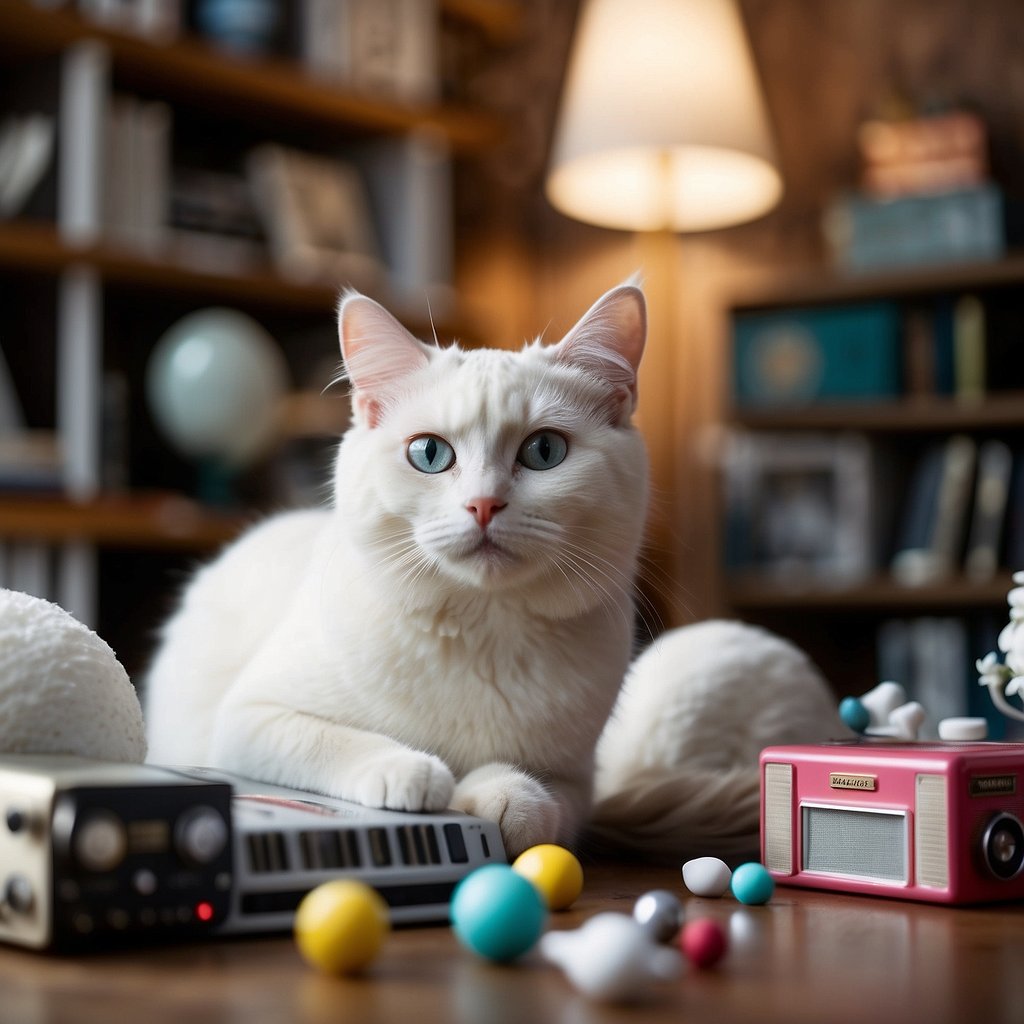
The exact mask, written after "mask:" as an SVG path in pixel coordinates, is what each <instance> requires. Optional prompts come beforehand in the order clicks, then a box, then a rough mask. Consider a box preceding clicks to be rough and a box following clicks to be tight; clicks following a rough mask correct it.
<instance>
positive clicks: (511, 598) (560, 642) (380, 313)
mask: <svg viewBox="0 0 1024 1024" xmlns="http://www.w3.org/2000/svg"><path fill="white" fill-rule="evenodd" d="M339 321H340V332H341V344H342V351H343V356H344V358H345V361H346V365H347V367H348V371H349V376H350V378H351V381H352V384H353V388H354V391H353V408H354V422H353V425H352V427H351V428H350V429H349V431H348V432H347V433H346V435H345V437H344V439H343V440H342V443H341V445H340V448H339V452H338V457H337V463H336V471H335V502H334V506H333V507H332V508H330V509H323V510H318V511H305V512H295V513H288V514H284V515H281V516H278V517H276V518H272V519H270V520H269V521H267V522H265V523H264V524H262V525H260V526H258V527H257V528H255V529H254V530H252V531H251V532H249V533H248V534H246V535H245V536H243V537H242V538H241V539H240V540H239V541H237V542H236V543H235V544H234V545H232V546H231V547H229V548H228V549H227V551H226V552H225V553H224V554H223V555H222V556H221V557H220V558H219V559H218V560H217V561H215V562H214V563H213V564H212V565H210V566H208V567H207V568H205V569H203V570H202V571H201V572H200V573H199V574H198V575H197V577H196V578H195V580H194V581H193V582H192V584H191V585H190V586H189V588H188V590H187V591H186V593H185V595H184V599H183V602H182V605H181V607H180V610H179V611H178V612H177V613H176V614H175V615H174V617H173V618H172V619H171V620H170V621H169V623H168V624H167V626H166V628H165V631H164V636H163V643H162V646H161V648H160V650H159V651H158V653H157V657H156V659H155V662H154V664H153V666H152V670H151V672H150V675H149V678H148V680H147V686H146V693H145V699H146V713H147V719H148V730H149V744H150V746H149V756H150V759H151V760H152V761H155V762H158V763H165V764H167V763H177V764H181V763H193V764H212V765H217V766H219V767H223V768H226V769H231V770H234V771H237V772H239V773H241V774H245V775H249V776H251V777H256V778H261V779H264V780H266V781H271V782H277V783H282V784H286V785H291V786H296V787H300V788H304V789H307V790H312V791H320V792H327V793H332V794H334V795H337V796H341V797H344V798H349V799H353V800H357V801H360V802H362V803H365V804H370V805H379V806H386V807H392V808H396V809H410V810H412V809H421V808H426V809H438V808H442V807H445V806H446V805H450V806H453V807H455V808H459V809H463V810H466V811H469V812H472V813H476V814H478V815H481V816H483V817H487V818H490V819H493V820H495V821H497V822H498V823H499V824H500V826H501V830H502V835H503V837H504V840H505V843H506V848H507V852H508V853H509V855H514V854H515V853H516V852H518V851H520V850H522V849H525V848H526V847H528V846H530V845H533V844H534V843H538V842H542V841H561V842H569V841H571V840H572V838H573V836H574V834H575V833H576V831H577V829H578V828H579V826H580V824H581V822H582V820H583V818H584V816H585V814H586V812H587V810H588V808H589V804H590V798H591V786H592V776H593V755H594V747H595V744H596V741H597V738H598V735H599V734H600V731H601V728H602V726H603V724H604V722H605V719H606V717H607V715H608V712H609V711H610V709H611V706H612V704H613V702H614V700H615V696H616V693H617V691H618V688H619V685H620V682H621V680H622V676H623V674H624V672H625V669H626V666H627V661H628V656H629V650H630V638H631V633H632V623H633V611H632V607H633V605H632V599H633V580H634V572H635V567H636V559H637V553H638V548H639V545H640V540H641V534H642V530H643V523H644V518H645V509H646V492H647V477H646V459H645V454H644V447H643V443H642V441H641V438H640V436H639V434H638V432H637V431H636V430H635V429H634V428H633V427H632V425H631V424H630V421H629V414H630V412H631V410H632V405H633V398H634V395H635V376H636V367H637V364H638V362H639V359H640V354H641V352H642V349H643V343H644V331H645V312H644V305H643V298H642V295H641V294H640V292H639V291H638V290H637V289H636V288H634V287H632V286H628V285H626V286H622V287H620V288H617V289H614V290H613V291H611V292H609V293H608V294H607V295H606V296H604V298H602V299H601V300H600V301H599V302H598V303H597V304H596V305H595V306H594V308H593V309H592V310H591V311H590V312H589V313H588V314H587V315H586V316H585V317H584V318H583V319H582V320H581V321H580V323H579V324H577V326H576V327H575V328H574V329H573V330H572V331H571V332H570V334H569V335H567V336H566V338H565V339H564V340H563V342H562V343H561V344H559V345H556V346H549V347H542V346H540V345H537V344H534V345H532V346H529V347H527V348H525V349H524V350H523V351H522V352H518V353H512V352H503V351H498V350H481V351H471V352H463V351H459V350H457V349H454V348H453V349H445V350H440V349H433V348H428V347H427V346H424V345H421V344H420V343H419V342H417V341H415V340H414V339H413V338H411V337H410V336H409V335H408V334H407V333H406V332H405V331H404V329H403V328H401V327H400V326H399V325H398V324H397V322H396V321H394V320H393V319H392V318H391V317H390V316H389V315H388V314H387V313H386V312H384V310H382V309H381V308H380V307H379V306H378V305H377V304H376V303H373V302H372V301H371V300H369V299H366V298H365V297H363V296H359V295H349V296H347V297H346V298H345V300H344V301H343V303H342V307H341V310H340V316H339ZM602 367H607V368H609V369H607V370H605V371H604V372H603V373H602V370H601V368H602ZM541 428H546V429H551V430H554V431H557V432H559V433H560V434H562V435H563V436H564V437H565V438H566V439H567V440H568V445H569V447H568V455H567V457H566V458H565V461H564V462H563V463H562V464H561V465H559V466H557V467H555V468H553V469H547V470H543V471H536V470H529V469H526V468H524V467H523V466H522V465H520V464H518V463H517V461H516V454H517V451H518V449H519V447H520V445H521V444H522V443H523V441H524V440H525V439H526V438H527V437H528V436H530V435H531V434H532V433H533V432H534V431H537V430H539V429H541ZM424 433H430V434H436V435H440V436H442V437H443V438H445V439H446V440H447V441H448V442H449V443H450V444H451V445H452V446H453V448H454V449H455V452H456V455H457V458H456V463H455V466H454V467H453V468H452V469H450V470H449V471H447V472H444V473H437V474H424V473H421V472H418V471H417V470H416V469H414V468H413V467H412V466H411V465H410V463H409V460H408V459H407V456H406V446H407V443H408V441H409V439H410V438H412V437H415V436H416V435H421V434H424ZM482 496H486V497H489V498H494V499H496V500H498V501H500V502H504V503H505V504H504V507H503V508H501V509H500V511H498V512H496V513H495V514H494V516H493V519H492V520H491V521H490V523H489V524H486V525H485V526H481V525H480V524H479V523H478V521H477V519H476V518H474V516H473V515H472V514H471V513H470V512H469V511H467V507H468V505H471V504H472V503H473V502H474V500H476V499H478V498H480V497H482Z"/></svg>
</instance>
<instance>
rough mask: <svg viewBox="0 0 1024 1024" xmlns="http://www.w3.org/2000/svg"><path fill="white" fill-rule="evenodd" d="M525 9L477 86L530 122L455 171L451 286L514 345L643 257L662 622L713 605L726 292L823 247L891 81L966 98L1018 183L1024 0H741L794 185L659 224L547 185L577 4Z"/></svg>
mask: <svg viewBox="0 0 1024 1024" xmlns="http://www.w3.org/2000/svg"><path fill="white" fill-rule="evenodd" d="M526 7H527V10H528V16H527V18H526V26H525V30H524V35H523V38H522V40H521V42H520V44H519V46H518V47H516V48H513V49H512V50H510V51H509V53H508V54H507V60H506V62H505V63H504V65H503V66H502V67H500V68H497V69H495V68H491V69H490V75H491V78H490V83H489V87H491V88H494V87H495V83H496V82H499V83H502V82H503V83H504V86H503V87H504V94H503V95H504V96H505V99H506V103H505V106H506V109H507V110H508V112H509V115H510V117H511V118H512V119H513V123H516V124H520V123H521V124H522V125H523V126H524V131H523V132H522V133H516V132H514V133H513V138H512V139H511V140H510V143H509V145H508V147H507V148H506V149H505V150H502V151H499V152H496V153H494V154H492V155H491V157H490V159H489V160H487V161H484V162H482V163H480V164H478V165H476V166H475V167H473V168H470V169H468V170H467V172H466V173H467V175H468V177H469V179H470V180H469V182H468V185H467V187H466V188H464V189H463V195H464V197H465V198H464V201H463V206H462V216H461V224H462V237H461V239H460V249H459V251H460V284H461V287H462V289H463V291H464V293H465V294H466V296H467V297H468V298H469V299H470V300H471V301H473V302H474V303H475V304H476V307H477V309H478V312H479V313H480V315H481V316H482V317H483V318H484V319H485V321H486V323H487V324H488V325H489V328H488V330H489V333H490V334H491V336H492V338H493V340H494V341H495V342H496V343H500V344H513V345H514V344H518V343H519V342H521V341H522V340H523V339H524V338H526V337H532V336H534V335H535V334H537V333H540V332H542V331H543V332H544V334H545V337H548V338H550V339H557V338H558V337H560V336H561V333H562V332H563V331H564V330H565V329H567V328H568V327H569V326H571V324H572V323H573V322H574V321H575V319H576V318H577V317H578V316H579V315H580V314H581V313H582V312H583V311H585V310H586V309H587V308H588V307H589V305H590V304H591V302H593V300H594V299H595V298H596V297H597V296H598V295H600V294H601V293H602V292H603V291H605V290H606V289H607V288H609V287H611V286H613V285H614V284H616V283H617V282H618V281H620V280H622V279H623V278H625V277H626V276H628V275H629V274H631V273H633V272H634V271H635V270H637V269H641V270H642V271H643V272H644V274H645V275H646V279H647V287H648V296H649V300H650V303H651V338H650V342H649V349H648V354H647V356H646V357H645V361H646V363H647V366H646V374H645V376H644V378H643V379H642V380H641V397H640V403H641V408H640V417H639V418H640V423H641V427H642V429H643V430H644V432H645V435H646V438H647V441H648V446H649V448H650V451H651V455H652V462H653V465H654V468H655V478H656V489H655V495H654V509H653V514H652V519H651V529H650V536H651V561H650V563H649V565H648V567H647V575H648V591H649V592H652V593H653V594H655V595H656V597H657V600H658V604H659V612H660V616H661V619H662V621H663V622H664V624H677V623H681V622H685V621H690V620H692V619H695V618H704V617H707V616H710V615H714V614H716V613H718V612H720V611H721V597H720V592H719V575H718V570H717V557H716V546H717V538H718V519H717V515H716V502H715V498H714V480H715V477H714V473H713V472H712V463H711V459H712V457H713V451H714V441H715V437H716V432H717V428H718V426H719V425H720V423H721V419H722V414H723V396H724V375H725V371H726V362H725V345H724V321H723V316H722V310H723V305H724V304H725V302H726V301H727V300H728V297H729V296H730V295H734V294H737V293H739V292H742V291H743V290H744V289H747V288H749V287H752V286H754V285H755V284H761V283H764V282H765V281H768V280H770V279H771V278H773V277H774V276H777V275H779V274H781V273H786V272H788V271H791V270H793V269H795V268H807V267H815V266H821V265H822V264H824V263H826V262H827V255H826V253H825V251H824V246H823V244H822V236H821V230H820V222H821V212H822V209H823V206H824V205H825V204H826V203H827V202H828V200H829V199H830V198H831V197H833V196H834V195H835V194H836V193H838V192H840V191H842V190H844V189H848V188H851V187H853V186H854V185H855V182H856V154H855V148H854V138H855V133H856V129H857V125H858V124H859V123H860V121H861V120H862V119H863V118H864V117H866V116H868V115H870V114H872V113H874V112H876V111H878V110H879V109H880V108H881V107H882V106H883V105H885V104H888V103H891V102H892V99H893V97H894V96H899V97H902V98H904V99H905V100H906V101H909V102H911V103H913V104H915V105H918V106H921V107H925V106H933V105H938V104H948V103H953V102H958V103H959V102H965V103H970V104H972V105H974V106H976V107H977V108H978V109H979V110H980V111H981V112H982V113H983V114H984V116H985V118H986V119H987V121H988V124H989V127H990V132H991V136H992V162H993V170H994V173H995V176H996V178H997V180H998V181H999V182H1000V183H1001V184H1002V185H1003V186H1004V187H1005V188H1007V189H1008V190H1009V191H1010V192H1011V193H1012V192H1013V191H1014V188H1015V187H1018V188H1020V189H1024V3H1022V2H1021V0H741V8H742V11H743V14H744V18H745V21H746V24H747V29H748V33H749V36H750V41H751V46H752V49H753V52H754V57H755V61H756V63H757V65H758V67H759V69H760V72H761V75H762V79H763V84H764V89H765V95H766V99H767V104H768V107H769V111H770V114H771V117H772V120H773V123H774V126H775V131H776V138H777V142H778V148H779V156H780V161H781V166H782V172H783V176H784V180H785V186H786V192H785V195H784V197H783V200H782V202H781V203H780V205H779V206H778V207H777V209H776V210H774V211H773V212H772V213H771V214H769V215H768V216H766V217H764V218H763V219H761V220H760V221H758V222H756V223H753V224H750V225H745V226H741V227H737V228H731V229H727V230H724V231H720V232H712V233H706V234H703V235H693V236H675V237H668V238H666V237H654V238H644V237H634V236H631V235H628V234H625V233H619V232H613V231H606V230H602V229H599V228H594V227H589V226H586V225H582V224H577V223H574V222H572V221H570V220H568V219H566V218H564V217H562V216H560V215H559V214H557V213H555V212H554V211H553V210H552V209H551V208H550V207H549V206H548V204H547V203H546V201H545V200H544V198H543V193H542V182H543V173H544V161H545V159H546V144H545V135H544V131H543V130H542V129H541V128H540V127H539V125H547V129H548V131H550V125H551V122H552V118H553V112H554V109H555V106H556V103H557V92H558V86H559V84H560V80H561V71H562V67H563V62H564V56H565V53H566V48H567V44H568V40H569V38H570V32H571V27H572V13H573V8H574V7H575V5H574V4H571V3H559V2H558V0H535V2H534V0H528V2H527V3H526ZM485 87H487V86H485ZM708 102H714V99H713V97H710V98H709V100H708ZM1017 183H1020V185H1019V186H1018V184H1017Z"/></svg>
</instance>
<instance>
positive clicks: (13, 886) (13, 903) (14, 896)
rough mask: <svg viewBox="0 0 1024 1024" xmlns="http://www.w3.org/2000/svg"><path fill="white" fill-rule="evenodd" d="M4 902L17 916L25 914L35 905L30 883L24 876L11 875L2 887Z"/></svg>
mask: <svg viewBox="0 0 1024 1024" xmlns="http://www.w3.org/2000/svg"><path fill="white" fill-rule="evenodd" d="M4 900H5V902H6V903H7V906H9V907H10V908H11V910H13V911H14V912H15V913H17V914H27V913H28V912H29V911H30V910H31V909H32V906H33V904H34V903H35V893H34V892H33V891H32V883H31V882H30V881H29V880H28V879H27V878H26V877H25V876H24V875H11V876H10V877H9V878H8V879H7V884H6V885H5V886H4Z"/></svg>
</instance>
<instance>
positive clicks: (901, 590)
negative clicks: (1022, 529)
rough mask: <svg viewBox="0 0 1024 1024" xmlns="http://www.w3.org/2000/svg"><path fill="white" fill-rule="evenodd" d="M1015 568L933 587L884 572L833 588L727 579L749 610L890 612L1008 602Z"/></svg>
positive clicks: (730, 594)
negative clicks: (915, 584)
mask: <svg viewBox="0 0 1024 1024" xmlns="http://www.w3.org/2000/svg"><path fill="white" fill-rule="evenodd" d="M1010 575H1011V574H1010V570H1006V571H1005V572H1002V573H1000V574H999V575H997V576H996V577H995V578H994V579H992V580H988V581H985V582H982V583H977V582H974V581H972V580H967V579H963V578H959V577H957V578H951V579H949V580H948V581H945V582H942V583H934V584H929V585H927V586H920V587H912V586H905V585H903V584H901V583H899V582H897V581H896V580H894V579H892V577H889V576H878V577H876V578H873V579H870V580H866V581H864V582H863V583H857V584H852V585H847V586H835V587H829V586H826V585H823V584H822V583H821V582H820V581H807V582H805V583H803V584H801V583H798V582H796V581H782V580H778V579H771V578H766V577H764V576H758V575H749V576H746V575H745V576H742V577H739V576H737V577H733V578H732V579H727V580H726V584H725V596H726V600H727V601H728V603H729V604H730V605H731V606H732V607H733V608H736V609H741V610H745V611H760V612H765V611H802V610H805V609H814V610H815V611H856V610H866V611H884V612H919V611H948V612H950V613H955V612H956V611H958V610H961V609H968V608H989V607H996V606H998V605H1005V604H1006V599H1007V598H1006V595H1007V594H1008V593H1009V591H1010V588H1011V587H1012V586H1013V583H1012V580H1011V578H1010Z"/></svg>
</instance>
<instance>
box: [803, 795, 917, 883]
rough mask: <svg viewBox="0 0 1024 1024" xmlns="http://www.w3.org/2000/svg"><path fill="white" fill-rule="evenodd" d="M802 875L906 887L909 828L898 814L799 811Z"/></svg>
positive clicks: (811, 808) (832, 809)
mask: <svg viewBox="0 0 1024 1024" xmlns="http://www.w3.org/2000/svg"><path fill="white" fill-rule="evenodd" d="M803 835H804V851H803V867H804V870H805V871H816V872H824V873H826V874H831V875H846V876H848V877H850V878H871V879H876V878H877V879H883V880H885V881H892V882H906V881H907V868H908V861H907V827H906V817H905V816H904V815H903V814H902V813H901V812H896V811H894V812H889V811H861V810H852V809H850V808H844V807H815V806H805V807H804V808H803Z"/></svg>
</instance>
